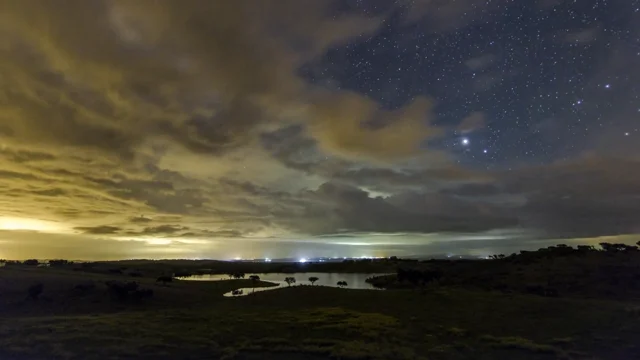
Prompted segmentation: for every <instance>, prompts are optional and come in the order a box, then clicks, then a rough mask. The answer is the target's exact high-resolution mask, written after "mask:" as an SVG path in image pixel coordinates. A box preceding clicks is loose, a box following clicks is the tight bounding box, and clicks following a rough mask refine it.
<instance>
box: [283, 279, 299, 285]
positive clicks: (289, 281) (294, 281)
mask: <svg viewBox="0 0 640 360" xmlns="http://www.w3.org/2000/svg"><path fill="white" fill-rule="evenodd" d="M284 282H286V283H287V285H289V286H291V284H295V283H296V278H294V277H286V278H284Z"/></svg>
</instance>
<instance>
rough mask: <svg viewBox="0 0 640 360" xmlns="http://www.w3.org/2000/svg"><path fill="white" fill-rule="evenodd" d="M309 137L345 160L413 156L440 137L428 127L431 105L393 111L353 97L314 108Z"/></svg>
mask: <svg viewBox="0 0 640 360" xmlns="http://www.w3.org/2000/svg"><path fill="white" fill-rule="evenodd" d="M315 106H316V110H315V111H314V113H315V114H316V118H315V119H314V122H313V124H312V126H311V133H312V135H314V138H315V139H317V141H318V144H319V146H320V147H321V148H322V149H324V150H326V151H328V152H332V153H337V154H339V155H342V156H345V157H356V158H357V157H362V158H369V159H372V160H392V159H396V158H404V157H409V156H412V155H416V154H417V153H418V152H419V151H420V144H421V142H422V141H424V140H426V139H428V138H430V137H433V136H435V135H437V134H439V133H440V130H438V129H435V128H433V127H430V126H429V121H430V120H431V118H432V115H431V114H430V110H431V107H432V105H431V103H430V101H429V100H427V99H424V98H416V99H415V100H414V101H413V102H412V103H411V104H408V105H407V106H406V107H404V108H401V109H399V110H396V111H387V110H383V109H381V108H380V106H379V105H378V104H376V103H375V102H374V101H372V100H369V99H367V98H364V97H363V96H361V95H357V94H355V93H344V92H343V93H339V94H338V95H337V96H336V95H335V94H330V95H328V96H327V97H326V98H325V99H324V101H322V102H321V103H318V104H316V105H315Z"/></svg>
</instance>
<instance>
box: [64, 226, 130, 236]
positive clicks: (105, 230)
mask: <svg viewBox="0 0 640 360" xmlns="http://www.w3.org/2000/svg"><path fill="white" fill-rule="evenodd" d="M75 229H76V230H79V231H82V232H83V233H85V234H93V235H103V234H117V233H119V232H120V231H122V229H121V228H119V227H117V226H109V225H102V226H79V227H76V228H75Z"/></svg>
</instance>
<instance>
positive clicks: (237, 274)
mask: <svg viewBox="0 0 640 360" xmlns="http://www.w3.org/2000/svg"><path fill="white" fill-rule="evenodd" d="M244 276H245V275H244V273H241V272H237V273H234V274H233V278H234V279H244Z"/></svg>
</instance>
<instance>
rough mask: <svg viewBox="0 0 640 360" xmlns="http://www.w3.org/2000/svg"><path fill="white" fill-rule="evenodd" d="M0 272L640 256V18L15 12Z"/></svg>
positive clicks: (55, 6) (136, 6)
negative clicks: (101, 263) (630, 247)
mask: <svg viewBox="0 0 640 360" xmlns="http://www.w3.org/2000/svg"><path fill="white" fill-rule="evenodd" d="M0 38H2V39H3V41H2V42H0V53H1V54H2V56H1V57H0V79H1V80H2V81H0V258H8V259H25V258H73V259H82V260H105V259H128V258H215V259H223V260H224V259H233V258H283V257H293V258H312V257H360V256H375V257H384V256H408V255H428V254H436V253H456V254H461V255H473V256H487V255H491V254H496V253H511V252H517V251H518V250H521V249H537V248H540V247H545V246H548V245H554V244H558V243H566V244H569V245H572V244H573V245H575V244H589V245H596V244H597V243H599V242H603V241H606V242H624V243H629V244H632V243H635V242H637V241H639V240H640V141H639V139H640V89H639V84H640V70H638V69H640V43H639V42H638V39H640V7H638V5H637V4H635V5H634V2H630V1H625V0H609V1H600V0H594V1H591V2H589V3H588V4H587V2H573V1H563V0H538V1H531V2H528V3H527V4H514V3H513V2H511V1H508V0H494V1H488V2H477V1H473V0H461V1H457V2H437V1H435V2H434V1H430V0H396V1H377V0H375V1H357V0H353V1H352V0H335V1H334V0H332V1H294V0H265V1H260V2H257V1H249V0H238V1H234V2H233V5H231V4H230V3H228V2H223V1H208V2H205V1H195V0H194V1H186V2H180V3H178V2H174V1H155V2H146V1H140V2H131V1H80V0H77V1H66V2H65V3H64V6H61V5H60V3H56V2H54V1H46V0H42V1H30V2H28V4H27V3H25V2H21V1H12V0H0Z"/></svg>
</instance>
